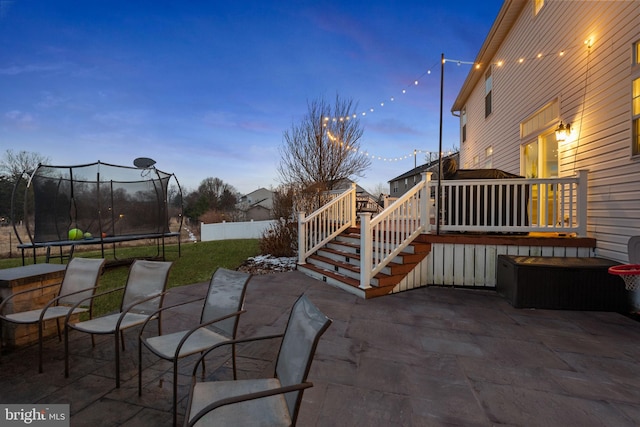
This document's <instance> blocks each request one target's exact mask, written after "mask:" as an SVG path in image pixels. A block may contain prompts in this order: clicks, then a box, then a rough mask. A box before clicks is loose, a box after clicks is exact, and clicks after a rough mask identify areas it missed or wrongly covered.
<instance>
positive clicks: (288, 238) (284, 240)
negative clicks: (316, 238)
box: [258, 218, 298, 257]
mask: <svg viewBox="0 0 640 427" xmlns="http://www.w3.org/2000/svg"><path fill="white" fill-rule="evenodd" d="M258 245H259V248H260V253H261V254H262V255H272V256H274V257H294V256H296V254H297V251H298V224H297V223H296V222H293V221H291V220H289V219H285V218H280V219H279V220H278V221H277V222H275V223H274V224H273V225H272V226H270V227H269V228H268V229H267V230H265V232H264V233H262V237H260V240H259V242H258Z"/></svg>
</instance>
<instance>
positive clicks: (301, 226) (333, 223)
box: [298, 183, 356, 264]
mask: <svg viewBox="0 0 640 427" xmlns="http://www.w3.org/2000/svg"><path fill="white" fill-rule="evenodd" d="M355 212H356V184H355V183H354V184H352V185H351V188H350V189H349V190H346V191H345V192H343V193H342V194H341V195H339V196H337V197H335V198H334V199H333V200H331V202H329V203H327V204H326V205H324V206H322V207H320V208H319V209H317V210H316V211H315V212H313V213H312V214H310V215H309V216H308V217H306V218H305V213H304V212H299V213H298V264H304V263H305V262H306V260H307V257H308V256H309V255H311V254H312V253H314V252H315V251H316V250H318V249H319V248H321V247H322V246H324V245H325V244H326V243H327V242H329V241H331V240H332V239H333V238H335V237H336V236H338V235H339V234H340V233H342V232H343V231H344V230H346V229H347V228H349V227H351V226H355V225H356V216H355Z"/></svg>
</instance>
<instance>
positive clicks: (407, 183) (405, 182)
mask: <svg viewBox="0 0 640 427" xmlns="http://www.w3.org/2000/svg"><path fill="white" fill-rule="evenodd" d="M404 188H405V190H406V189H407V188H409V178H405V179H404Z"/></svg>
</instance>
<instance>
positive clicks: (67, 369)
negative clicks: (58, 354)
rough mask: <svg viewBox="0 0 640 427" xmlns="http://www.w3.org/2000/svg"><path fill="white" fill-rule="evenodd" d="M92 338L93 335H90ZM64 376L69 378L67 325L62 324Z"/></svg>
mask: <svg viewBox="0 0 640 427" xmlns="http://www.w3.org/2000/svg"><path fill="white" fill-rule="evenodd" d="M91 337H92V338H93V335H92V336H91ZM64 377H65V378H69V326H67V323H66V322H65V324H64Z"/></svg>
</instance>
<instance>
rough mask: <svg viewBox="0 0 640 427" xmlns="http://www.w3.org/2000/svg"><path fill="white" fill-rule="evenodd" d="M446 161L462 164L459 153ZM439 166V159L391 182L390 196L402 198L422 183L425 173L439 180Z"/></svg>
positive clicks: (450, 155) (447, 157)
mask: <svg viewBox="0 0 640 427" xmlns="http://www.w3.org/2000/svg"><path fill="white" fill-rule="evenodd" d="M445 159H453V160H455V161H456V164H460V159H459V153H453V154H449V155H448V156H446V157H443V160H445ZM439 164H440V160H439V159H438V160H434V161H432V162H429V163H425V164H424V165H421V166H418V167H415V168H413V169H411V170H410V171H407V172H405V173H403V174H402V175H399V176H397V177H395V178H393V179H392V180H390V181H389V196H390V197H392V198H398V197H401V196H402V195H403V194H404V193H406V192H407V191H409V189H411V187H413V186H414V185H416V183H418V182H420V180H421V179H422V174H423V173H424V172H433V174H434V179H437V176H438V166H439Z"/></svg>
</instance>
